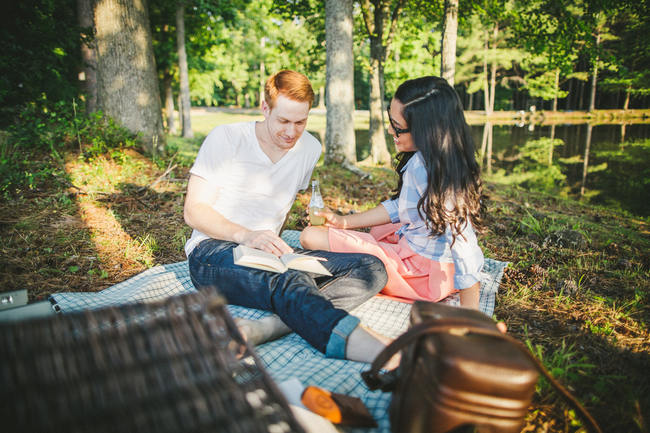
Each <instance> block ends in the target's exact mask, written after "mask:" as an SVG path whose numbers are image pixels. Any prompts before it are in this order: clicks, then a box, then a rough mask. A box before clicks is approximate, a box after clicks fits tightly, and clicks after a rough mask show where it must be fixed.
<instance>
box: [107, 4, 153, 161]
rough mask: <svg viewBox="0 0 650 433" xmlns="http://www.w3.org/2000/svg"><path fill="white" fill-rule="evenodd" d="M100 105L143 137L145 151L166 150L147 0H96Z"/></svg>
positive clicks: (119, 121) (108, 113)
mask: <svg viewBox="0 0 650 433" xmlns="http://www.w3.org/2000/svg"><path fill="white" fill-rule="evenodd" d="M94 23H95V30H96V41H97V103H98V108H99V109H101V110H102V111H103V112H104V113H105V114H106V115H108V116H110V117H112V118H113V119H115V120H116V121H117V122H118V123H120V124H122V125H123V126H124V127H126V128H127V129H129V130H130V131H132V132H135V133H140V134H141V136H142V139H143V140H144V146H145V148H146V150H147V151H150V152H152V153H154V152H161V151H162V150H163V149H164V136H163V130H162V117H161V111H162V110H161V106H160V93H159V90H158V77H157V74H156V61H155V59H154V55H153V46H152V43H151V30H150V26H149V15H148V10H147V2H146V0H97V1H96V2H95V9H94Z"/></svg>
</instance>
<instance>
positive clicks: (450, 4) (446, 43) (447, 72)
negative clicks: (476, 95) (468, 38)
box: [440, 0, 458, 87]
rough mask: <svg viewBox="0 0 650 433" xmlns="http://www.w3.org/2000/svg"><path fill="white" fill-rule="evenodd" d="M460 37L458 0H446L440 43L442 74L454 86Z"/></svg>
mask: <svg viewBox="0 0 650 433" xmlns="http://www.w3.org/2000/svg"><path fill="white" fill-rule="evenodd" d="M457 37H458V0H445V16H444V21H443V24H442V42H441V43H440V45H441V47H440V51H441V53H440V58H441V61H440V76H441V77H442V78H444V79H445V80H447V82H448V83H449V85H450V86H452V87H453V86H454V74H455V72H456V38H457Z"/></svg>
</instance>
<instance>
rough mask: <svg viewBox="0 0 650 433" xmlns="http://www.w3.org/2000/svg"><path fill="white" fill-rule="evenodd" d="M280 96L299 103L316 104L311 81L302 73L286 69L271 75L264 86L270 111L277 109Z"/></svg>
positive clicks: (265, 98) (265, 97)
mask: <svg viewBox="0 0 650 433" xmlns="http://www.w3.org/2000/svg"><path fill="white" fill-rule="evenodd" d="M279 95H283V96H285V97H287V98H289V99H293V100H294V101H298V102H308V103H309V107H310V108H311V104H312V103H313V102H314V89H313V88H312V87H311V83H310V82H309V79H308V78H307V77H306V76H305V75H303V74H301V73H300V72H296V71H292V70H289V69H285V70H282V71H279V72H276V73H275V74H273V75H271V76H270V77H269V79H268V80H266V85H265V86H264V100H265V101H266V104H267V105H268V106H269V108H270V109H273V107H275V101H276V100H277V99H278V96H279Z"/></svg>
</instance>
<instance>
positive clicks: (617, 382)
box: [0, 112, 650, 432]
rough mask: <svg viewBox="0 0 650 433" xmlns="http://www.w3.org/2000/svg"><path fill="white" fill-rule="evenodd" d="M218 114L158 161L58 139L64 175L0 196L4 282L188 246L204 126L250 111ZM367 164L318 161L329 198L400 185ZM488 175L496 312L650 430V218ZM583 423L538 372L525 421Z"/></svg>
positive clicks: (166, 258) (91, 271)
mask: <svg viewBox="0 0 650 433" xmlns="http://www.w3.org/2000/svg"><path fill="white" fill-rule="evenodd" d="M211 116H212V113H208V114H195V116H194V117H193V119H192V120H193V125H194V128H195V132H196V138H194V139H187V140H186V139H180V138H178V137H169V139H168V146H169V148H170V155H169V156H168V157H166V158H165V159H159V160H155V161H152V160H151V159H149V158H147V157H145V156H143V155H142V154H141V153H139V152H138V151H136V150H134V149H132V148H125V149H121V150H120V152H117V153H116V152H112V153H111V152H106V153H102V154H95V155H93V156H92V157H90V158H89V157H85V156H83V155H80V154H79V148H78V146H77V145H75V146H69V147H68V148H67V150H65V151H64V150H59V151H58V154H59V158H57V159H50V162H49V163H48V164H50V165H51V166H52V167H51V168H50V169H49V170H50V171H49V172H52V173H55V176H56V179H60V180H61V181H57V182H41V183H36V184H34V186H33V187H31V188H27V189H24V190H21V191H19V193H18V194H16V195H15V196H14V197H13V199H12V200H4V201H2V202H1V203H0V221H1V222H2V224H0V238H1V239H2V245H1V246H0V249H1V255H0V260H1V263H0V266H1V267H2V269H4V272H3V273H2V274H1V275H0V284H2V288H3V290H13V289H18V288H27V289H28V291H29V296H30V299H31V300H37V299H45V298H46V297H47V296H48V295H49V294H51V293H55V292H61V291H98V290H102V289H104V288H106V287H109V286H111V285H113V284H115V283H118V282H121V281H124V280H125V279H127V278H129V277H131V276H133V275H135V274H137V273H139V272H141V271H143V270H145V269H147V268H149V267H151V266H154V265H156V264H163V263H172V262H177V261H181V260H185V255H184V252H183V245H184V243H185V240H186V239H187V238H188V237H189V235H190V229H189V227H187V226H186V225H185V224H184V222H183V216H182V207H183V199H184V192H185V186H186V179H187V175H188V170H189V167H190V165H191V163H192V161H193V158H194V155H195V154H196V151H197V150H198V147H199V145H200V143H201V139H202V137H203V136H204V135H205V134H207V133H208V132H209V130H210V129H211V127H212V126H214V125H215V124H217V123H219V122H229V121H233V120H242V119H249V118H251V117H250V115H246V114H245V113H244V114H241V113H239V114H237V115H228V114H227V113H223V112H220V113H216V114H214V117H211ZM253 117H255V116H253ZM257 118H259V116H257ZM318 122H320V120H318V119H316V122H314V125H317V123H318ZM317 126H318V125H317ZM311 128H312V125H311V123H310V125H309V126H308V129H311ZM172 158H173V160H172V161H170V159H172ZM57 161H58V162H57ZM173 164H177V166H176V167H175V168H174V169H173V170H171V172H170V173H169V174H168V175H167V176H165V177H164V178H163V179H162V180H160V181H158V182H157V180H158V179H159V177H160V175H161V174H162V173H163V172H164V171H165V170H166V168H167V167H172V166H173ZM363 169H364V170H366V171H368V172H369V173H371V175H372V176H371V177H370V178H364V179H360V178H358V177H357V176H356V175H354V174H352V173H350V172H348V171H346V170H344V169H342V168H340V167H337V166H328V165H323V164H322V163H320V164H319V165H318V166H317V168H316V170H315V172H314V176H316V177H317V178H318V179H319V180H320V182H321V191H322V193H323V196H324V198H325V202H326V204H327V205H328V206H329V207H331V208H333V209H337V210H339V211H340V212H349V211H352V210H354V211H360V210H364V209H367V208H369V207H372V206H374V205H376V204H378V203H379V202H380V201H381V200H382V199H384V198H386V197H388V196H389V195H390V193H391V190H392V188H393V186H394V184H395V176H394V174H393V172H392V170H390V169H385V168H380V167H363ZM486 189H487V192H488V194H489V199H488V201H487V203H486V204H487V215H486V222H487V230H486V232H485V233H484V234H483V235H482V236H481V237H480V242H481V246H482V248H483V250H484V252H485V254H486V256H488V257H491V258H495V259H498V260H504V261H508V262H510V263H511V264H510V266H509V267H508V268H507V269H506V271H505V274H504V278H503V280H502V284H501V287H500V291H499V295H498V297H497V305H496V309H495V317H496V318H497V319H500V320H504V321H505V322H506V324H507V325H508V329H509V332H510V333H511V334H512V335H513V336H515V337H517V338H519V339H521V340H522V341H524V342H526V343H527V344H528V345H529V347H530V348H531V349H532V350H533V352H535V353H536V354H537V355H538V357H540V358H541V359H542V361H543V362H544V363H545V365H546V366H547V367H548V369H549V370H550V371H552V372H554V374H555V375H556V376H557V377H558V378H560V379H561V380H562V382H563V383H565V384H566V385H567V386H568V387H569V389H570V390H572V392H573V393H574V394H575V395H576V396H577V397H578V398H579V399H580V401H582V402H583V403H584V404H585V405H586V406H587V407H588V408H589V409H590V410H591V411H592V413H593V414H594V415H595V417H596V419H597V420H598V421H599V423H600V424H601V426H602V427H603V430H604V431H611V432H647V431H648V414H649V413H650V375H649V374H648V371H650V333H649V331H648V323H649V320H650V309H649V308H648V301H649V300H650V278H649V277H650V275H649V271H648V270H649V267H650V227H649V225H648V221H647V220H645V219H643V218H638V217H634V216H631V215H629V214H626V213H621V212H617V211H611V210H608V209H605V208H602V207H592V206H588V205H585V204H581V203H578V202H574V201H571V200H567V199H562V198H558V197H555V196H551V195H549V194H543V193H534V192H531V191H526V190H521V189H518V188H515V187H513V186H509V185H503V184H499V183H497V182H495V181H492V182H487V183H486ZM308 201H309V192H305V193H301V194H298V196H297V199H296V202H295V203H294V205H293V208H292V212H291V214H290V217H289V220H288V227H289V228H293V229H300V228H302V227H304V225H305V224H306V218H305V209H306V207H307V204H308ZM562 230H565V231H573V232H575V233H579V234H580V235H581V238H580V239H581V240H582V244H581V245H580V246H579V247H575V246H571V245H560V244H558V243H556V242H554V241H553V235H554V233H556V232H558V231H562ZM579 429H580V421H579V420H577V419H576V418H575V415H574V414H572V412H571V411H569V410H568V409H567V407H566V406H565V405H564V404H563V403H561V401H560V400H559V398H558V397H557V395H555V394H554V393H553V392H550V389H549V388H548V384H545V383H544V381H540V383H539V385H538V388H537V393H536V394H535V398H534V403H533V405H532V407H531V410H530V411H529V416H528V419H527V424H526V427H525V429H524V431H547V432H567V431H569V432H574V431H578V430H579Z"/></svg>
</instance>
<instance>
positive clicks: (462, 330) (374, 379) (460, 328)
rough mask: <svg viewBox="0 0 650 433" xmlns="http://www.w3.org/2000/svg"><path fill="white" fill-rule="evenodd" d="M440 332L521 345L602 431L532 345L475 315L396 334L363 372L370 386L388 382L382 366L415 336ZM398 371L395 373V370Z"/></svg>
mask: <svg viewBox="0 0 650 433" xmlns="http://www.w3.org/2000/svg"><path fill="white" fill-rule="evenodd" d="M440 333H449V334H455V335H459V336H462V335H467V334H470V333H471V334H478V335H485V336H487V337H494V338H499V339H502V340H506V341H509V342H510V343H512V344H514V345H515V346H516V347H518V348H519V349H520V350H521V351H522V352H523V353H524V354H525V355H526V356H527V357H528V358H529V359H530V360H531V361H532V362H533V364H534V365H535V367H537V370H539V372H540V373H541V374H542V375H543V376H544V377H545V378H546V380H548V381H549V383H550V384H551V385H553V387H554V388H555V389H556V390H557V391H558V392H559V393H560V395H561V396H562V397H564V399H565V400H566V401H567V403H569V405H570V406H571V407H573V409H575V410H576V411H577V412H579V413H580V415H581V416H582V417H583V419H584V420H585V421H586V422H587V424H588V427H589V428H590V429H591V430H592V431H593V432H597V433H602V430H601V429H600V427H599V426H598V424H597V423H596V420H595V419H594V418H593V417H592V416H591V414H590V413H589V412H588V411H587V409H585V408H584V407H583V406H582V404H580V402H579V401H578V400H577V399H576V398H575V397H574V396H573V395H571V393H570V392H569V391H568V390H567V389H566V388H564V386H562V385H561V384H560V383H559V382H558V381H557V380H555V379H554V378H553V376H551V373H549V372H548V370H546V368H545V367H544V365H542V363H541V362H539V360H538V359H537V358H536V357H535V356H534V355H533V354H532V353H531V352H530V350H528V348H527V347H526V346H525V345H524V344H523V343H522V342H521V341H519V340H517V339H516V338H513V337H511V336H509V335H506V334H503V333H501V332H500V331H499V330H497V329H496V328H495V329H488V328H484V327H479V326H476V325H475V324H474V321H472V320H471V319H465V318H443V319H436V320H435V321H434V320H426V321H423V322H420V323H418V324H416V325H414V326H412V327H411V328H410V329H409V330H408V331H406V332H405V333H404V334H402V335H400V336H399V337H398V338H396V339H395V340H394V341H393V342H392V343H391V344H389V345H388V346H386V348H384V350H382V352H381V353H380V354H379V355H377V357H376V358H375V360H374V361H373V362H372V365H371V366H370V370H368V371H364V372H362V373H361V376H362V377H363V379H364V381H365V382H366V384H367V385H368V387H369V388H370V389H378V388H380V387H382V386H384V385H386V383H387V382H388V381H387V380H386V379H387V378H388V377H390V376H391V372H389V373H385V374H379V370H380V369H381V368H382V367H383V366H384V365H385V364H386V362H388V360H389V359H390V358H392V357H393V355H395V354H396V353H397V352H398V351H400V350H402V349H403V348H404V347H406V346H408V345H409V344H410V343H412V342H413V340H416V339H417V338H419V337H421V336H423V335H428V334H440ZM393 374H394V373H393Z"/></svg>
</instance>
